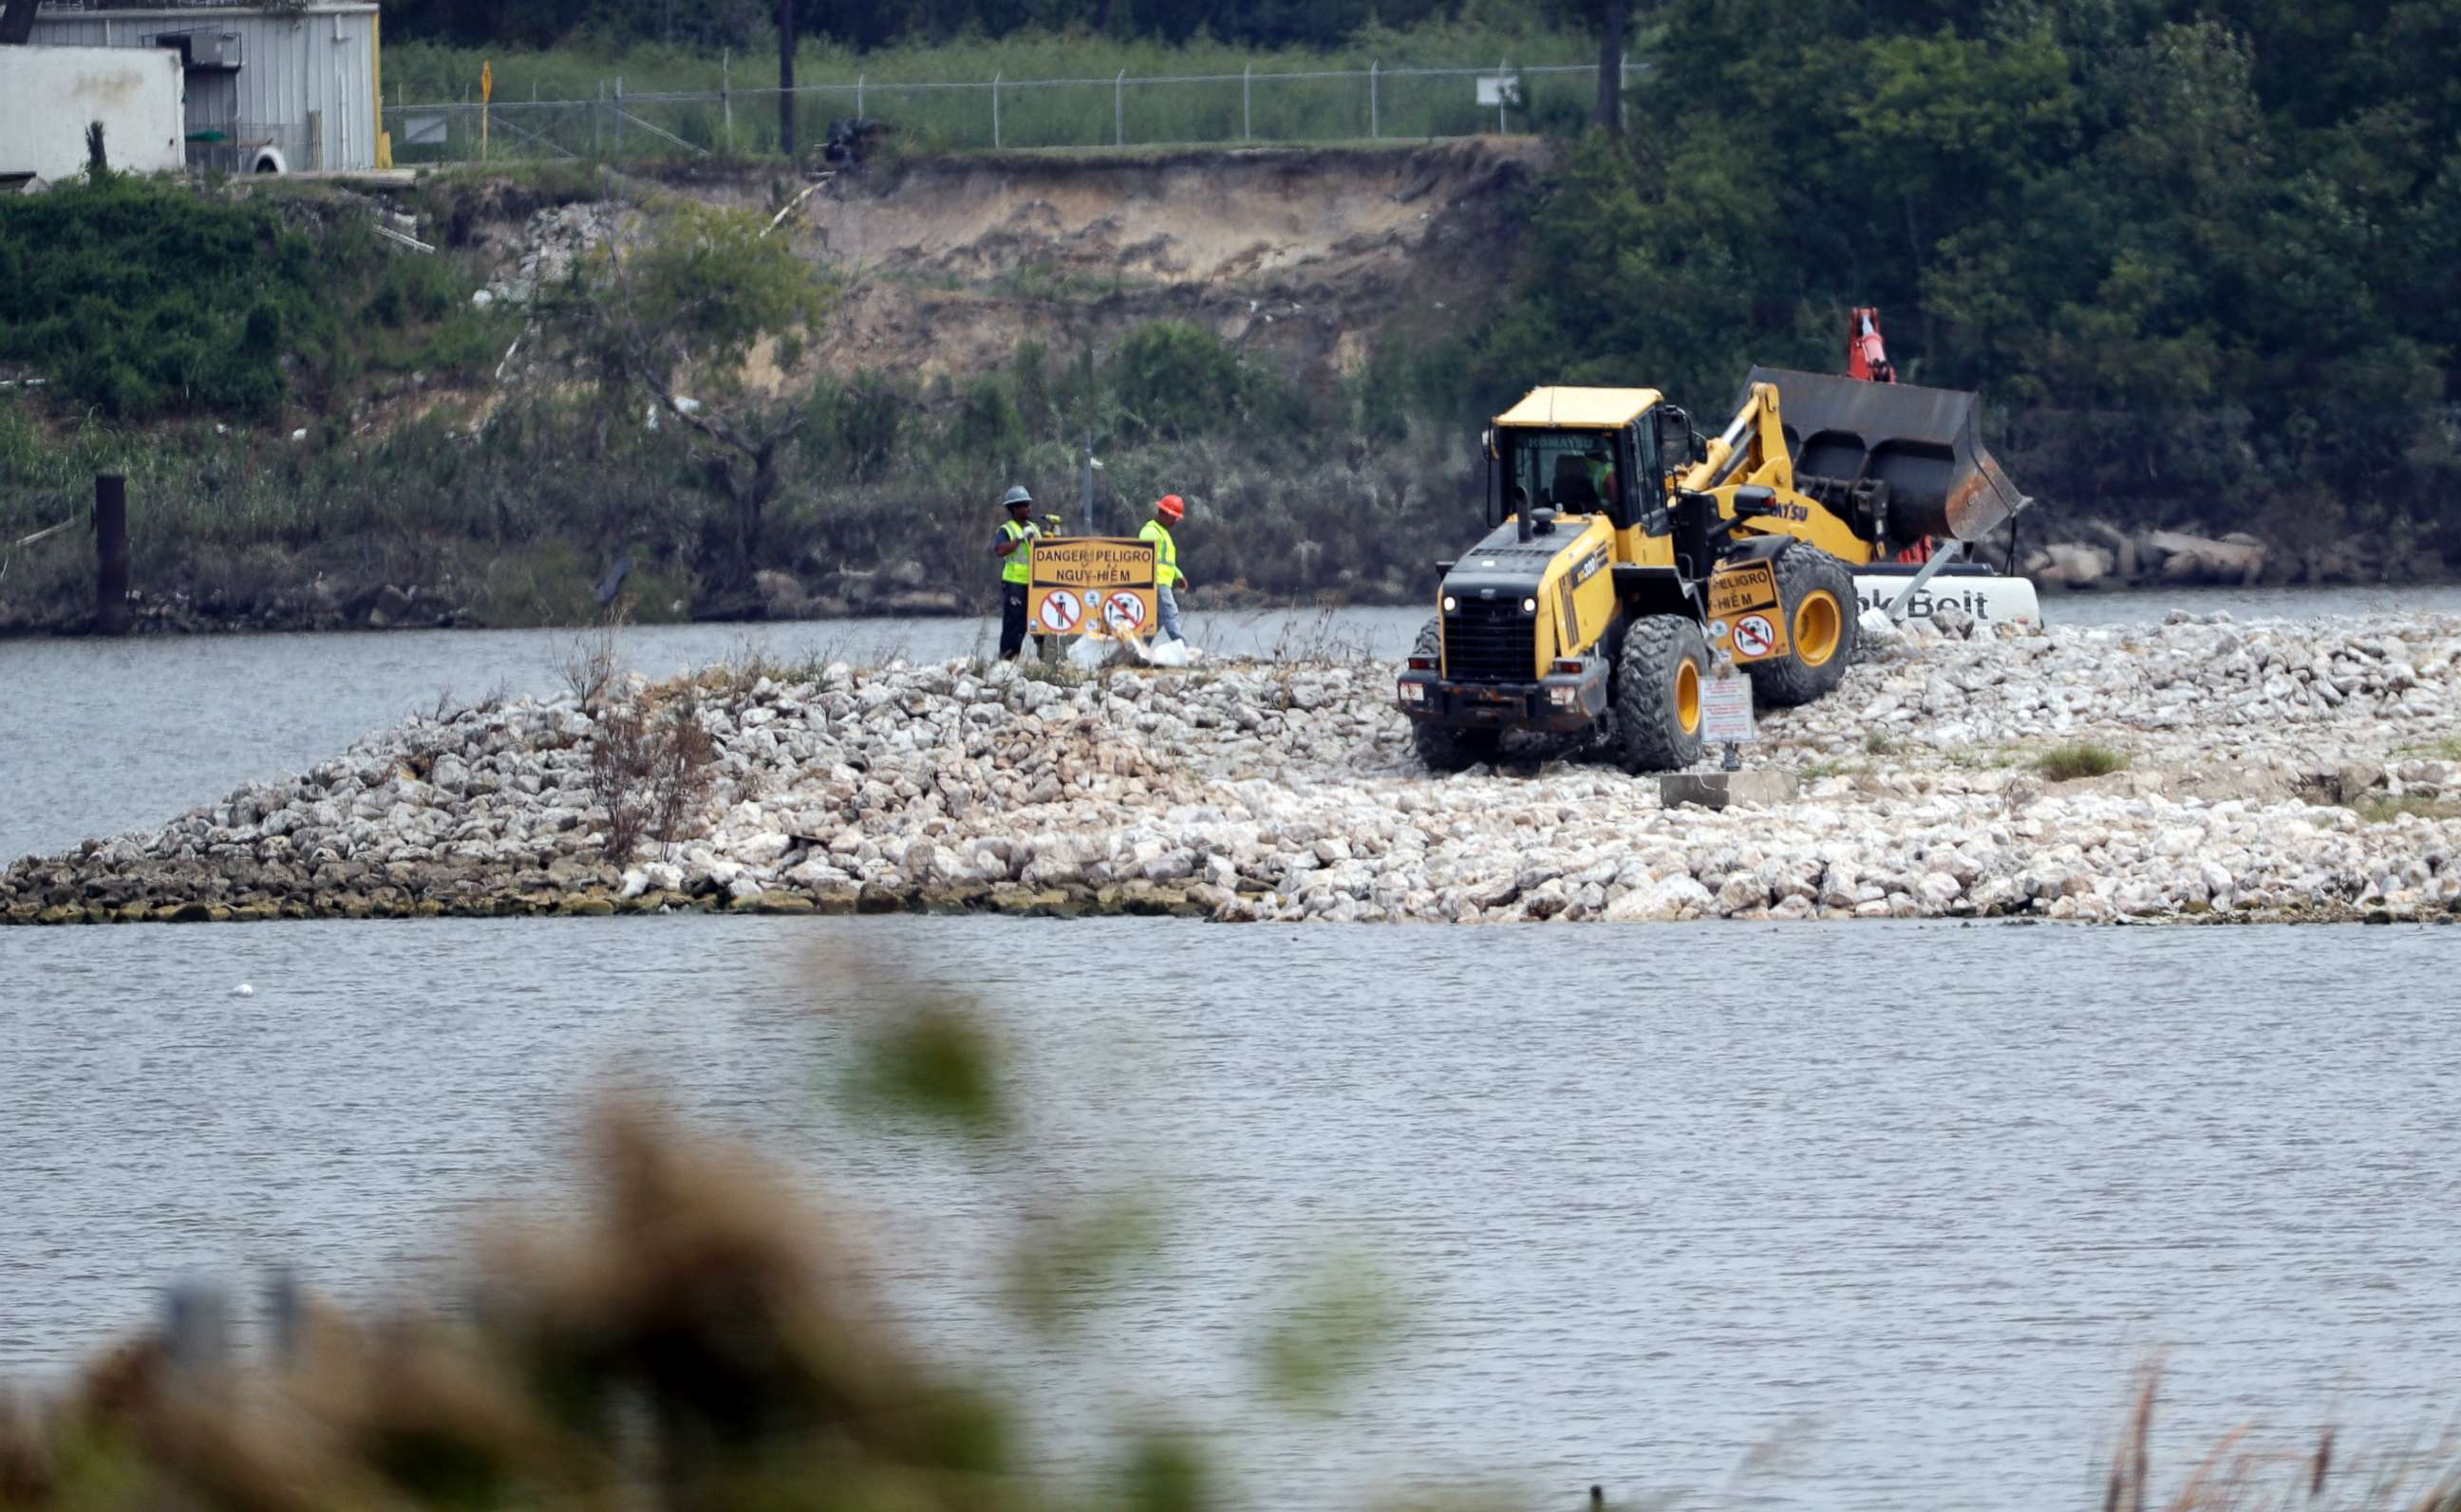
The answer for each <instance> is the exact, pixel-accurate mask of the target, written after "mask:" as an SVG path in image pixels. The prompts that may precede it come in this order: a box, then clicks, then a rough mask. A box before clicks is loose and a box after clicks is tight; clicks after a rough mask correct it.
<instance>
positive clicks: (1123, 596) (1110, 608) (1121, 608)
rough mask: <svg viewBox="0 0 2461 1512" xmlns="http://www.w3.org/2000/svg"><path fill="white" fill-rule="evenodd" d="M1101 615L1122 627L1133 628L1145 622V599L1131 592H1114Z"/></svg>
mask: <svg viewBox="0 0 2461 1512" xmlns="http://www.w3.org/2000/svg"><path fill="white" fill-rule="evenodd" d="M1103 617H1104V618H1105V619H1106V620H1107V621H1109V623H1111V624H1113V625H1117V626H1120V627H1122V628H1125V629H1131V630H1132V629H1135V628H1137V627H1138V626H1140V625H1143V624H1144V623H1145V600H1143V599H1141V598H1139V597H1137V596H1136V595H1135V594H1133V593H1114V594H1112V595H1111V602H1110V603H1109V605H1107V606H1106V607H1104V609H1103Z"/></svg>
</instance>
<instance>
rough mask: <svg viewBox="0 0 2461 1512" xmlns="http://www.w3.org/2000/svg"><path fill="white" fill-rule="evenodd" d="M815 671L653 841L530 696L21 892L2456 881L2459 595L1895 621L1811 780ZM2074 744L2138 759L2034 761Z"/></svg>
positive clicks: (2350, 915) (1171, 896)
mask: <svg viewBox="0 0 2461 1512" xmlns="http://www.w3.org/2000/svg"><path fill="white" fill-rule="evenodd" d="M807 673H808V674H807V675H805V674H789V673H784V672H777V671H772V672H768V673H765V674H756V673H750V672H744V671H725V672H718V671H714V672H712V673H708V674H704V676H703V677H702V678H701V679H699V680H698V681H697V682H696V683H695V684H693V685H691V693H692V696H694V697H695V698H696V699H697V708H698V717H699V719H700V721H701V723H702V724H703V726H704V727H705V728H706V729H707V730H708V731H709V733H710V735H712V737H713V740H714V743H715V748H716V751H717V757H716V761H715V764H714V768H713V775H714V777H715V785H714V791H713V793H712V796H711V798H710V800H709V802H708V803H707V804H706V805H705V807H704V810H703V811H702V812H701V813H700V814H698V815H697V816H696V819H695V821H694V822H693V823H692V824H691V825H689V826H688V827H687V832H688V838H685V839H681V840H679V841H676V842H674V844H672V845H671V846H667V847H659V846H656V845H654V844H653V845H651V846H649V847H648V848H647V850H646V854H645V859H643V860H640V861H636V862H634V863H633V864H632V865H631V866H629V867H623V868H618V867H615V866H611V865H610V864H608V863H607V862H606V861H605V860H604V858H603V834H602V831H603V827H604V820H603V811H600V810H598V809H596V808H595V806H594V801H593V799H592V796H591V791H590V787H589V783H588V777H589V749H590V742H591V739H592V736H593V732H594V730H595V729H596V723H595V721H594V719H593V717H592V714H591V713H588V712H585V710H584V708H583V707H582V705H581V703H580V700H578V699H577V698H575V697H572V696H564V697H559V698H546V699H522V700H518V701H514V702H511V703H506V704H503V705H501V706H491V707H483V708H479V709H472V710H467V711H463V712H461V713H458V714H456V715H453V716H451V717H449V718H445V719H441V720H432V719H415V720H412V721H409V722H407V723H405V724H403V725H400V726H398V727H396V728H395V729H392V730H388V731H385V732H381V733H379V734H376V735H371V736H369V737H367V738H366V739H364V740H362V741H360V742H358V743H357V744H356V745H354V746H353V747H352V748H351V750H350V751H349V752H347V753H345V754H344V755H343V756H339V757H337V758H335V759H333V760H332V761H328V762H325V763H323V764H321V765H319V766H317V767H316V768H314V769H313V770H312V771H310V772H308V773H305V774H302V775H300V776H297V777H287V778H283V779H280V780H276V781H271V782H266V783H260V784H255V785H251V786H249V787H247V788H244V789H242V790H241V791H239V792H237V793H234V794H232V795H230V797H229V798H228V799H225V800H224V801H222V802H220V803H216V804H212V805H209V806H206V807H203V808H199V809H196V810H192V811H191V812H189V813H187V814H185V815H182V816H181V817H180V818H179V819H176V820H172V821H171V822H170V823H169V824H167V825H165V826H164V827H163V828H162V829H161V830H159V831H152V832H143V833H136V834H130V835H125V836H121V837H119V838H118V839H115V840H110V841H87V842H85V843H84V844H83V845H82V846H80V847H78V848H77V849H76V850H75V851H72V852H69V853H66V854H63V855H59V856H54V857H49V858H39V857H30V858H27V859H25V860H22V861H19V862H16V863H15V864H13V865H11V867H10V868H9V869H8V870H7V871H6V872H5V873H0V919H5V920H7V921H8V922H11V923H18V924H65V923H83V922H106V921H150V920H169V921H191V920H209V921H221V920H245V919H263V918H276V917H292V918H297V917H347V918H358V917H379V916H385V917H391V916H434V915H476V914H486V915H494V914H516V913H531V914H583V915H588V914H606V913H622V912H657V911H662V910H667V909H673V908H683V907H691V908H729V909H736V910H741V911H760V912H772V913H806V912H837V913H847V912H888V911H901V910H911V909H923V910H933V911H959V910H995V911H1001V912H1012V913H1030V914H1047V915H1058V916H1074V915H1080V914H1096V913H1150V914H1175V915H1183V916H1190V917H1203V918H1212V919H1217V920H1224V921H1233V922H1236V921H1254V920H1269V921H1298V920H1324V921H1329V922H1349V921H1376V920H1388V921H1426V922H1445V923H1490V922H1511V921H1532V920H1554V921H1573V920H1611V921H1625V920H1632V921H1637V920H1660V919H1691V918H1702V917H1728V918H1744V919H1765V918H1774V919H1791V918H1843V917H1856V918H1868V917H1890V918H1909V917H1920V918H1937V917H1977V916H1982V917H2003V916H2024V917H2032V918H2044V919H2057V920H2078V921H2086V922H2112V921H2134V922H2162V921H2191V922H2221V921H2279V920H2361V919H2372V920H2377V921H2384V920H2395V919H2418V920H2427V919H2437V920H2450V919H2453V918H2456V917H2461V863H2456V862H2455V857H2456V855H2461V801H2455V800H2456V799H2461V619H2455V618H2453V617H2450V616H2433V615H2413V616H2400V617H2388V616H2375V617H2367V618H2335V619H2309V620H2276V621H2255V622H2247V623H2235V622H2233V621H2231V620H2230V619H2229V617H2228V616H2226V615H2207V616H2191V615H2187V614H2183V613H2181V614H2173V615H2172V619H2171V621H2170V622H2169V623H2166V624H2164V625H2162V626H2159V627H2145V628H2052V629H2051V630H2049V631H2047V632H2044V633H2038V634H2033V635H2026V636H2004V635H1994V634H1992V633H1990V632H1989V631H1987V630H1984V629H1978V628H1972V627H1964V626H1960V625H1958V624H1956V623H1950V624H1948V625H1946V626H1945V627H1938V626H1922V627H1919V628H1910V629H1909V630H1907V631H1902V632H1898V633H1895V634H1892V635H1885V636H1880V637H1876V638H1873V639H1872V640H1871V641H1869V642H1867V646H1866V650H1865V654H1864V659H1863V661H1862V662H1861V663H1859V664H1858V665H1857V666H1856V667H1855V668H1854V669H1852V671H1851V672H1850V674H1849V676H1848V678H1847V681H1846V683H1845V685H1844V686H1843V687H1842V688H1841V689H1840V690H1839V691H1838V692H1836V693H1835V694H1832V695H1831V696H1830V697H1829V698H1827V699H1824V700H1822V701H1821V702H1820V703H1818V704H1815V705H1813V706H1811V707H1809V708H1807V709H1802V710H1794V711H1786V712H1783V713H1770V714H1768V715H1766V716H1765V718H1764V721H1763V724H1762V735H1763V737H1764V738H1763V739H1762V741H1761V742H1760V743H1759V744H1758V745H1756V746H1754V747H1752V748H1749V749H1748V751H1747V760H1748V764H1750V765H1754V766H1763V765H1773V766H1783V767H1788V768H1791V769H1793V770H1795V771H1797V772H1799V773H1801V774H1802V776H1803V777H1804V783H1803V792H1802V796H1801V798H1800V799H1797V800H1795V801H1792V802H1788V803H1786V804H1783V805H1779V806H1776V807H1774V808H1770V809H1765V810H1763V809H1751V808H1741V807H1738V808H1730V809H1726V810H1723V811H1715V812H1713V811H1708V810H1703V809H1700V808H1694V807H1678V808H1665V807H1661V806H1660V804H1659V802H1658V785H1657V783H1656V782H1655V781H1654V780H1652V779H1649V778H1636V777H1628V776H1626V775H1624V774H1623V773H1622V772H1620V771H1618V770H1616V768H1614V767H1612V766H1610V765H1607V764H1605V763H1603V762H1601V761H1598V760H1595V759H1590V758H1585V757H1572V758H1564V757H1560V756H1556V757H1548V756H1545V755H1544V754H1543V753H1539V754H1532V755H1531V756H1530V757H1529V758H1528V759H1526V760H1522V761H1508V762H1507V763H1506V765H1505V767H1504V769H1503V770H1502V771H1500V772H1499V771H1490V770H1488V769H1485V768H1482V769H1479V770H1478V771H1475V772H1472V773H1469V774H1466V775H1462V776H1458V777H1433V776H1430V775H1428V774H1426V773H1425V772H1423V770H1420V769H1419V768H1418V767H1417V765H1416V764H1415V762H1414V760H1413V759H1412V757H1411V756H1410V754H1409V743H1408V737H1407V730H1406V727H1405V725H1404V722H1403V720H1402V716H1401V715H1400V714H1399V713H1397V712H1396V711H1395V710H1394V709H1393V708H1392V703H1391V694H1392V671H1391V669H1390V668H1388V667H1385V666H1383V665H1380V664H1372V663H1326V664H1302V665H1292V666H1263V665H1255V664H1224V665H1218V666H1206V667H1201V668H1194V669H1188V670H1183V671H1166V670H1161V669H1153V668H1133V669H1114V670H1109V671H1101V672H1097V673H1094V674H1092V675H1090V676H1086V677H1082V678H1072V677H1070V676H1068V675H1067V674H1057V680H1046V679H1052V678H1054V677H1055V674H1053V673H1050V672H1042V671H1032V672H1029V671H1025V670H1021V669H1019V668H1018V667H1017V666H1014V665H1010V666H999V665H994V666H990V667H984V666H980V665H976V664H969V663H962V662H958V663H947V664H940V665H926V666H912V667H910V666H906V665H903V664H895V663H892V664H891V665H890V666H888V667H887V668H883V669H875V670H861V669H855V668H851V667H847V666H845V665H843V664H837V665H831V666H829V667H826V668H818V669H809V670H807ZM684 692H685V688H684V685H666V686H663V687H661V688H658V689H649V688H647V687H645V686H644V685H643V684H641V683H640V682H639V681H638V680H637V679H636V680H634V681H633V682H631V684H629V685H624V686H623V687H622V688H620V689H619V691H618V693H617V696H619V697H631V698H633V699H641V700H647V701H649V702H651V703H660V702H665V701H672V700H674V699H675V698H677V697H679V696H682V695H683V694H684ZM2079 741H2090V742H2094V743H2097V744H2100V745H2102V746H2106V747H2108V748H2110V749H2111V750H2113V751H2116V752H2118V753H2120V754H2122V755H2123V756H2125V757H2126V758H2127V762H2128V764H2127V766H2126V768H2125V769H2124V770H2121V771H2118V772H2114V773H2111V774H2109V775H2107V776H2102V777H2091V778H2085V779H2078V780H2070V781H2054V780H2051V779H2050V778H2049V777H2045V776H2044V774H2043V773H2042V772H2041V771H2040V770H2038V768H2037V764H2036V763H2037V760H2038V758H2039V757H2040V756H2042V755H2043V753H2044V752H2045V751H2046V750H2048V749H2050V748H2052V747H2054V746H2057V745H2060V744H2063V743H2069V742H2079Z"/></svg>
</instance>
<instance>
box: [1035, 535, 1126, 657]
mask: <svg viewBox="0 0 2461 1512" xmlns="http://www.w3.org/2000/svg"><path fill="white" fill-rule="evenodd" d="M1031 565H1032V569H1033V575H1032V578H1031V581H1030V585H1029V587H1028V589H1027V593H1026V614H1027V616H1028V623H1029V624H1031V625H1032V627H1033V628H1034V633H1036V634H1037V635H1082V634H1085V633H1087V632H1088V631H1091V632H1093V633H1095V634H1122V633H1125V634H1131V635H1134V634H1142V633H1143V631H1144V627H1145V626H1147V625H1150V624H1152V623H1154V617H1155V606H1154V545H1153V543H1152V542H1150V541H1122V540H1114V539H1110V538H1107V537H1102V536H1064V537H1061V538H1059V540H1056V541H1038V542H1036V543H1034V555H1033V557H1032V559H1031Z"/></svg>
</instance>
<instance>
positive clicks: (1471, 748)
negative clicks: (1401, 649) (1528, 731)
mask: <svg viewBox="0 0 2461 1512" xmlns="http://www.w3.org/2000/svg"><path fill="white" fill-rule="evenodd" d="M1410 654H1411V655H1413V656H1438V657H1440V656H1442V655H1443V654H1444V622H1443V621H1442V620H1429V621H1428V622H1427V623H1426V624H1424V625H1423V626H1421V627H1420V628H1419V639H1418V641H1417V643H1416V644H1414V645H1413V646H1412V647H1411V648H1410ZM1438 665H1440V666H1441V665H1442V663H1441V662H1440V663H1438ZM1502 739H1503V737H1502V736H1501V735H1498V734H1497V733H1496V732H1494V731H1492V730H1455V729H1451V728H1449V727H1447V726H1444V725H1436V724H1424V723H1422V722H1421V721H1419V720H1416V719H1413V720H1411V721H1410V745H1411V747H1412V748H1413V749H1415V750H1416V751H1417V752H1418V753H1419V759H1420V760H1421V761H1423V762H1424V763H1426V767H1427V770H1428V771H1430V772H1466V771H1467V770H1468V769H1470V768H1471V767H1474V766H1476V765H1478V764H1479V763H1480V762H1481V761H1492V760H1494V759H1495V753H1496V749H1497V747H1498V746H1499V745H1500V744H1501V742H1502Z"/></svg>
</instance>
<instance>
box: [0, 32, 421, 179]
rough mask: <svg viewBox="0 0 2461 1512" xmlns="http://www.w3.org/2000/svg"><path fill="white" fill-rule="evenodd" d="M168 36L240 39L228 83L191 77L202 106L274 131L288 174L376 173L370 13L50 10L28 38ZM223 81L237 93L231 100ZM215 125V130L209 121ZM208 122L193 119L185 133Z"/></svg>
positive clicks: (129, 40)
mask: <svg viewBox="0 0 2461 1512" xmlns="http://www.w3.org/2000/svg"><path fill="white" fill-rule="evenodd" d="M162 32H208V33H210V32H237V33H238V34H239V39H240V49H241V57H242V62H241V66H240V68H239V71H238V73H237V75H235V76H233V75H215V74H213V73H211V72H210V71H207V70H198V71H196V72H195V73H194V74H192V75H190V89H191V91H192V93H193V94H194V95H195V96H196V101H197V104H198V105H200V106H208V105H209V106H211V107H212V108H213V109H214V110H215V111H217V112H220V111H224V110H229V111H233V112H234V114H233V115H232V116H231V117H227V118H228V119H231V120H233V121H236V122H239V123H244V124H246V125H248V126H258V127H271V128H274V131H273V133H272V135H273V139H274V140H276V141H277V142H278V144H279V145H281V147H282V148H283V151H284V154H285V156H286V157H288V158H289V160H290V165H291V166H292V167H294V168H313V167H318V166H322V167H326V168H342V169H363V168H373V167H374V166H375V162H376V95H375V71H376V8H375V7H374V6H373V5H365V4H355V5H311V6H310V7H309V8H308V9H307V10H305V11H300V12H297V13H295V14H293V13H286V12H276V11H248V10H242V9H239V8H236V7H226V6H205V7H198V8H192V9H186V10H171V9H164V10H157V11H52V10H46V11H41V12H40V13H38V14H37V15H36V16H35V17H34V35H33V40H34V41H36V42H42V43H53V44H62V45H75V46H82V47H123V48H142V47H147V46H149V45H151V42H150V39H151V38H153V37H155V36H157V35H160V34H161V33H162ZM225 77H228V78H230V79H231V81H232V84H235V86H236V99H235V102H234V101H233V100H232V97H231V87H230V85H225V84H223V83H221V82H220V80H221V79H222V78H225ZM310 112H315V113H316V114H317V116H318V118H319V120H320V121H321V138H322V142H321V145H322V149H323V151H322V159H323V160H322V162H321V163H319V162H317V161H315V160H311V154H310V130H309V117H310ZM215 123H216V124H218V123H219V122H215ZM204 124H208V122H207V121H206V120H205V119H204V118H203V117H197V116H196V115H195V114H194V113H193V112H192V116H191V122H190V125H191V129H194V128H196V127H197V126H200V125H204Z"/></svg>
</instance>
